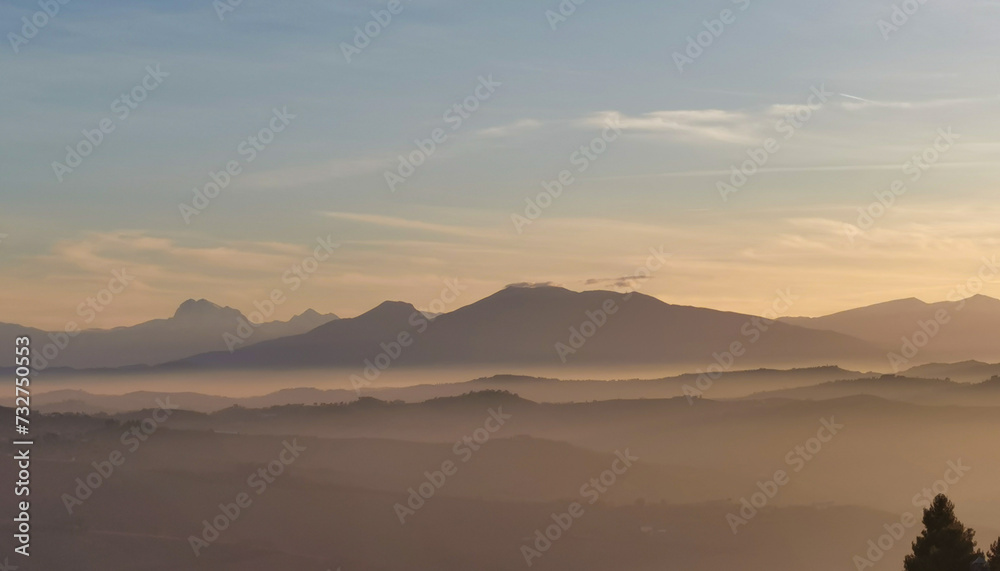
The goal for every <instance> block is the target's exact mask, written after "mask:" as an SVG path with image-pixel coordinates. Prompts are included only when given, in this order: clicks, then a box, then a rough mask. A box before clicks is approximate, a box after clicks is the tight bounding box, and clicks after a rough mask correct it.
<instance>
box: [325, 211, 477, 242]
mask: <svg viewBox="0 0 1000 571" xmlns="http://www.w3.org/2000/svg"><path fill="white" fill-rule="evenodd" d="M323 215H324V216H328V217H330V218H337V219H339V220H350V221H352V222H360V223H362V224H374V225H376V226H382V227H387V228H400V229H404V230H420V231H423V232H433V233H436V234H448V235H451V236H464V237H467V238H496V237H497V235H496V234H495V233H492V232H487V231H484V230H479V229H477V228H470V227H467V226H449V225H446V224H435V223H432V222H421V221H419V220H408V219H406V218H397V217H393V216H382V215H379V214H359V213H353V212H324V213H323Z"/></svg>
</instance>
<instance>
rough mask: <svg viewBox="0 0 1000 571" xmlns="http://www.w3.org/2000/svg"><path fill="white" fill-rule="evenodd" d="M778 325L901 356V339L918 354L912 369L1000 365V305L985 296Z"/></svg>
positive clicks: (891, 305)
mask: <svg viewBox="0 0 1000 571" xmlns="http://www.w3.org/2000/svg"><path fill="white" fill-rule="evenodd" d="M781 321H782V322H784V323H788V324H790V325H797V326H800V327H807V328H810V329H817V330H826V331H836V332H838V333H843V334H844V335H850V336H852V337H856V338H858V339H863V340H865V341H868V342H869V343H872V344H874V345H876V346H878V347H881V348H883V349H884V350H885V351H894V352H896V353H900V354H901V355H903V356H904V357H905V356H906V355H905V354H903V353H902V351H903V345H904V343H905V341H904V340H909V342H911V343H913V344H914V346H916V347H917V349H919V355H917V357H916V358H913V359H912V361H913V363H914V364H915V363H926V362H929V361H933V360H939V361H961V360H967V359H976V360H980V361H998V360H1000V300H997V299H994V298H992V297H987V296H985V295H977V296H973V297H970V298H968V299H965V300H961V301H943V302H938V303H925V302H923V301H921V300H919V299H915V298H909V299H901V300H896V301H889V302H886V303H880V304H876V305H872V306H868V307H861V308H858V309H851V310H848V311H842V312H839V313H834V314H832V315H827V316H824V317H786V318H782V319H781ZM925 338H928V340H927V341H925ZM921 345H925V346H923V347H921ZM907 358H909V357H907ZM904 368H905V367H904Z"/></svg>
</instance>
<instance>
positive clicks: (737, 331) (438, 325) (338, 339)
mask: <svg viewBox="0 0 1000 571" xmlns="http://www.w3.org/2000/svg"><path fill="white" fill-rule="evenodd" d="M401 341H402V344H400V342H401ZM736 343H740V344H741V346H739V347H736V349H737V352H739V353H743V354H742V355H739V356H736V357H734V358H730V357H728V356H727V354H728V353H729V352H730V351H731V350H732V349H733V348H734V344H736ZM880 359H884V353H883V352H882V351H881V350H880V349H879V348H877V347H875V346H873V345H871V344H870V343H867V342H865V341H861V340H859V339H856V338H852V337H850V336H848V335H844V334H840V333H834V332H829V331H815V330H811V329H807V328H802V327H797V326H794V325H789V324H785V323H780V322H767V321H766V320H763V319H762V318H758V317H753V316H750V315H742V314H738V313H729V312H723V311H715V310H711V309H702V308H697V307H688V306H679V305H671V304H667V303H664V302H662V301H660V300H658V299H656V298H653V297H649V296H646V295H642V294H638V293H635V294H621V293H617V292H611V291H586V292H573V291H569V290H567V289H563V288H559V287H532V288H519V287H508V288H506V289H503V290H501V291H499V292H497V293H495V294H493V295H491V296H489V297H487V298H485V299H482V300H480V301H477V302H475V303H473V304H471V305H468V306H465V307H462V308H460V309H457V310H455V311H452V312H450V313H446V314H443V315H439V316H437V317H436V318H435V319H434V320H433V321H431V320H428V319H427V318H426V316H424V315H423V314H422V313H420V312H419V311H417V309H416V308H414V307H413V306H412V305H410V304H407V303H402V302H385V303H383V304H381V305H379V306H378V307H376V308H375V309H372V310H371V311H369V312H367V313H365V314H363V315H360V316H358V317H355V318H351V319H341V320H337V321H333V322H330V323H327V324H325V325H322V326H320V327H317V328H316V329H314V330H312V331H310V332H308V333H305V334H302V335H296V336H291V337H284V338H281V339H275V340H273V341H266V342H261V343H257V344H256V345H254V346H252V347H245V348H241V349H238V350H236V351H235V352H234V353H228V352H225V353H223V352H218V353H213V354H206V355H199V356H196V357H192V358H188V359H184V360H183V361H181V362H179V363H175V364H173V365H172V366H198V367H205V366H209V367H274V368H292V367H353V368H358V369H359V370H361V369H363V368H364V367H365V366H366V360H367V362H368V363H370V364H372V365H374V366H380V364H381V365H386V366H388V365H397V364H398V365H441V364H473V363H474V364H495V365H503V364H541V365H558V364H560V363H563V362H565V363H572V364H602V365H618V364H674V365H676V364H683V365H692V368H695V367H699V368H707V367H709V366H710V365H713V364H718V366H719V367H721V368H723V369H737V368H747V366H749V365H751V364H752V365H754V366H764V365H767V366H771V365H776V366H785V365H795V364H809V365H812V364H830V363H837V364H848V365H849V364H853V363H859V362H868V363H871V362H876V361H879V360H880Z"/></svg>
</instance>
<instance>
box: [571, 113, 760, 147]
mask: <svg viewBox="0 0 1000 571" xmlns="http://www.w3.org/2000/svg"><path fill="white" fill-rule="evenodd" d="M608 121H611V122H613V123H615V124H617V125H618V126H620V127H621V128H622V129H624V130H626V131H644V132H649V133H662V134H667V135H671V136H677V137H681V138H686V139H693V140H702V141H715V142H723V143H739V144H745V143H749V142H752V141H753V140H754V139H755V137H754V133H755V132H756V130H757V121H756V120H755V119H754V118H753V117H752V116H750V115H747V114H746V113H743V112H739V111H725V110H722V109H681V110H673V111H653V112H650V113H646V114H644V115H639V116H628V115H625V114H622V113H619V112H617V111H604V112H601V113H595V114H594V115H591V116H589V117H587V118H585V119H583V120H582V121H581V124H583V125H586V126H588V127H597V126H604V125H606V124H607V123H608Z"/></svg>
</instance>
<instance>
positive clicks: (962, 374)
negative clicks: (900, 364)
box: [903, 361, 1000, 383]
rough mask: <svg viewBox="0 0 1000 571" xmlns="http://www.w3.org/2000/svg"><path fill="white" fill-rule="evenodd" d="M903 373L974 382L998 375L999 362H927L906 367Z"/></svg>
mask: <svg viewBox="0 0 1000 571" xmlns="http://www.w3.org/2000/svg"><path fill="white" fill-rule="evenodd" d="M903 374H905V375H906V376H908V377H918V378H922V379H951V380H953V381H957V382H961V383H974V382H979V381H985V380H988V379H991V378H993V377H995V376H997V375H1000V363H996V364H990V363H983V362H981V361H962V362H960V363H928V364H926V365H920V366H918V367H913V368H912V369H908V370H906V371H904V372H903Z"/></svg>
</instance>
